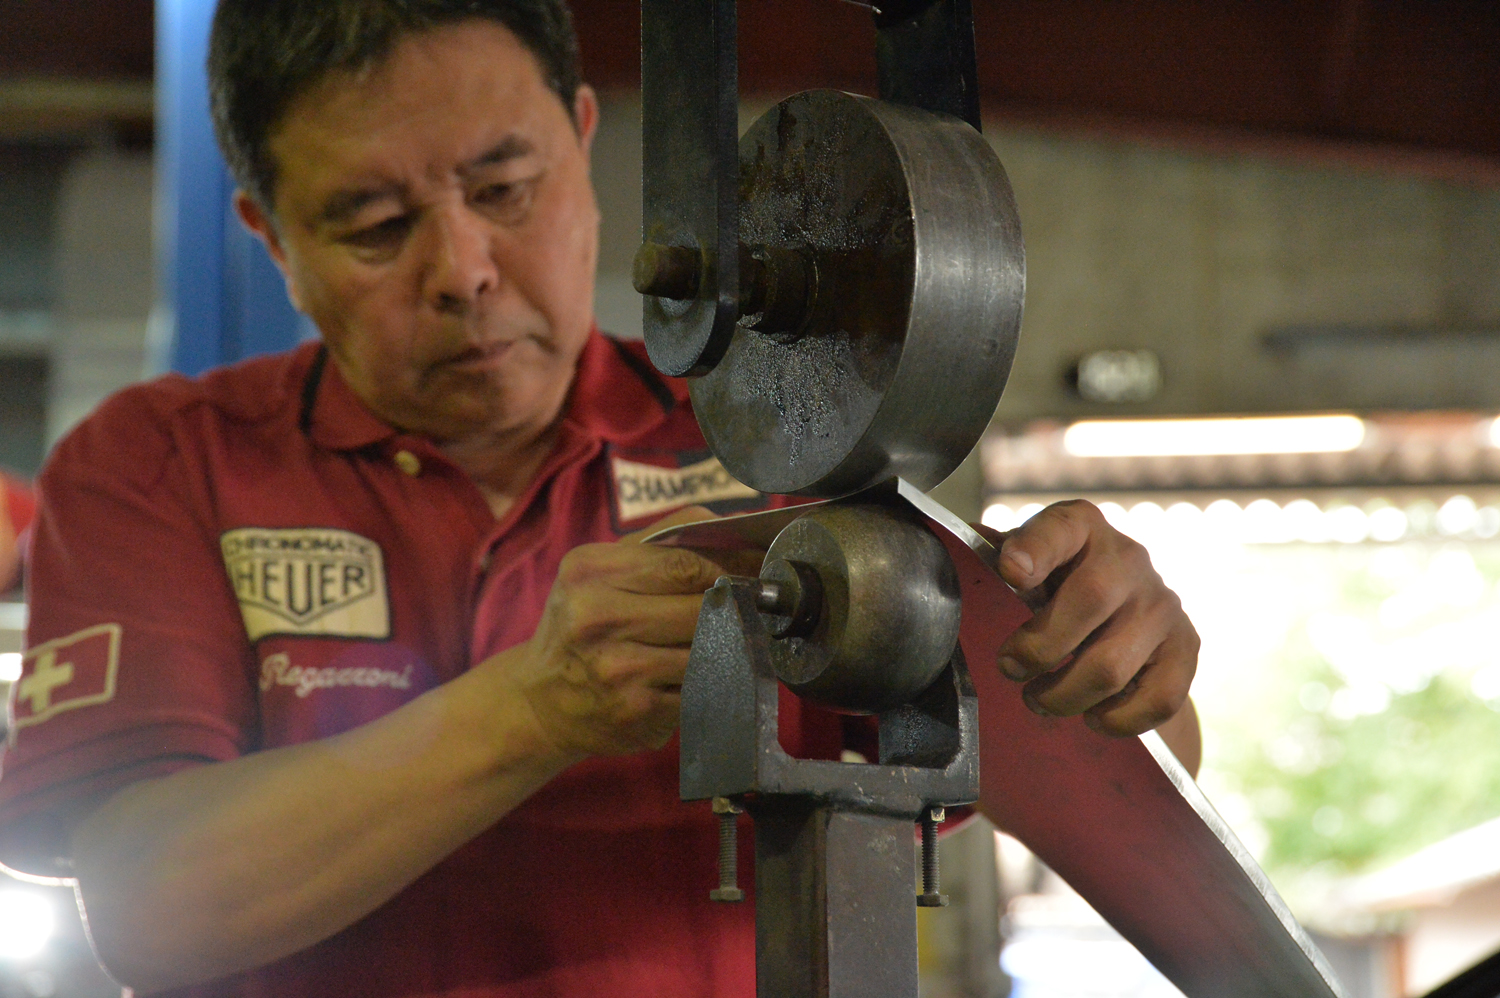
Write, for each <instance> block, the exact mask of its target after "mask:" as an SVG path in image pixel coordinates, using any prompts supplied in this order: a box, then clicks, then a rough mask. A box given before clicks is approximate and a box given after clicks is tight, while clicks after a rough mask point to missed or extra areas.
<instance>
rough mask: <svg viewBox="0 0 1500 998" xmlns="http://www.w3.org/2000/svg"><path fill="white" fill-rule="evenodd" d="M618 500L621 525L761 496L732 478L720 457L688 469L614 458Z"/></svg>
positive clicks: (709, 459) (711, 458) (701, 462)
mask: <svg viewBox="0 0 1500 998" xmlns="http://www.w3.org/2000/svg"><path fill="white" fill-rule="evenodd" d="M614 471H615V497H616V501H617V502H618V503H619V507H620V522H622V523H626V522H629V521H631V520H639V519H641V518H642V517H646V516H655V515H657V514H659V513H665V512H668V511H669V510H674V509H677V508H678V507H681V506H692V505H703V504H706V503H711V502H720V501H722V500H725V499H754V498H755V497H757V496H758V495H760V493H758V492H756V491H755V490H754V489H752V488H750V486H748V485H742V484H740V483H739V482H738V481H736V480H735V479H733V478H731V477H730V476H729V472H727V471H725V470H724V466H723V465H722V464H720V463H719V459H718V458H716V457H710V458H708V459H706V460H703V461H699V462H698V463H697V464H690V465H688V466H687V467H685V468H662V467H659V466H658V465H654V464H641V463H639V462H636V461H626V460H624V459H623V458H618V457H617V458H615V459H614Z"/></svg>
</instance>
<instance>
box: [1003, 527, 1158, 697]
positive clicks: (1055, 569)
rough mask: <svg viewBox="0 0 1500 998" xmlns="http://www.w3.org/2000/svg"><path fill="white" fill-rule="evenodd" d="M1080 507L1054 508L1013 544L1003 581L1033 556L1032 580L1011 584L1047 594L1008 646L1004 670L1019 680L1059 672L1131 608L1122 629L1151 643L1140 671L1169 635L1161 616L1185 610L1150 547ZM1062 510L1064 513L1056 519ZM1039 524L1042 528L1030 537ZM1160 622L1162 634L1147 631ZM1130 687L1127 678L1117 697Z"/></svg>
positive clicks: (1013, 538)
mask: <svg viewBox="0 0 1500 998" xmlns="http://www.w3.org/2000/svg"><path fill="white" fill-rule="evenodd" d="M1059 505H1062V504H1059ZM1067 505H1068V506H1069V507H1073V506H1074V504H1067ZM1078 505H1081V506H1083V507H1086V509H1077V508H1068V509H1063V510H1059V509H1058V507H1049V508H1048V509H1046V510H1043V511H1042V512H1041V513H1038V514H1037V515H1036V516H1035V517H1033V518H1032V519H1031V520H1029V521H1027V523H1026V524H1025V526H1023V527H1022V528H1021V529H1020V530H1016V531H1012V532H1011V534H1010V536H1009V537H1008V538H1006V542H1005V548H1004V550H1003V553H1002V555H1001V574H1002V576H1004V575H1005V574H1006V571H1007V569H1010V568H1011V567H1012V566H1013V565H1014V564H1015V562H1016V558H1014V557H1012V556H1013V555H1014V554H1015V553H1016V552H1020V553H1021V554H1024V555H1025V558H1024V559H1022V560H1027V561H1029V563H1030V564H1031V566H1032V571H1031V574H1030V575H1029V576H1024V577H1021V578H1019V579H1018V580H1017V581H1012V580H1010V579H1007V580H1006V581H1009V582H1011V584H1012V585H1017V586H1018V588H1019V587H1020V584H1022V583H1029V585H1027V586H1026V588H1027V589H1028V590H1031V591H1033V592H1036V591H1037V590H1043V592H1041V593H1039V594H1038V595H1040V596H1041V597H1042V598H1041V599H1040V600H1039V601H1038V602H1037V603H1036V604H1035V605H1034V610H1035V613H1034V615H1033V616H1032V619H1031V620H1029V621H1027V622H1026V623H1025V624H1023V625H1022V626H1021V627H1020V628H1019V629H1017V630H1016V632H1015V633H1014V634H1012V635H1011V636H1010V638H1009V639H1008V640H1007V641H1006V642H1005V644H1004V645H1002V646H1001V647H1000V660H999V665H1000V671H1002V672H1004V673H1005V674H1006V675H1007V676H1009V677H1010V678H1011V679H1014V680H1017V681H1020V682H1024V681H1025V680H1028V679H1031V678H1033V677H1035V676H1039V675H1041V674H1042V673H1044V672H1051V671H1052V670H1053V669H1055V668H1057V667H1058V665H1059V664H1061V662H1062V661H1063V659H1064V658H1066V657H1067V656H1069V655H1071V654H1073V653H1074V652H1075V651H1077V649H1078V648H1079V646H1080V645H1082V644H1083V643H1084V642H1085V641H1087V640H1088V639H1089V638H1090V637H1091V636H1092V635H1094V633H1095V632H1096V631H1097V630H1099V628H1101V627H1102V626H1103V625H1104V624H1105V622H1106V621H1109V620H1110V619H1111V618H1113V617H1115V615H1116V614H1117V613H1119V612H1120V611H1121V610H1122V609H1123V608H1125V607H1126V605H1127V604H1133V605H1132V607H1131V610H1130V612H1129V614H1127V616H1126V617H1125V618H1123V619H1122V623H1123V624H1124V625H1125V626H1126V628H1127V630H1128V631H1129V632H1130V633H1131V634H1132V639H1133V640H1134V641H1135V642H1136V643H1137V644H1138V645H1139V644H1142V643H1145V642H1147V641H1149V642H1150V646H1149V647H1146V648H1144V649H1140V658H1138V659H1136V663H1135V664H1136V665H1137V666H1139V665H1140V663H1141V662H1143V661H1144V660H1145V655H1146V653H1148V652H1149V651H1150V648H1151V647H1155V645H1156V644H1157V643H1158V642H1160V641H1161V640H1162V638H1164V637H1165V634H1166V627H1165V626H1164V625H1163V623H1162V621H1161V620H1160V616H1161V615H1162V614H1172V613H1174V612H1175V613H1180V612H1181V605H1180V603H1178V602H1177V597H1176V594H1174V593H1173V592H1172V591H1171V590H1170V589H1168V588H1167V587H1166V585H1165V584H1163V583H1162V581H1161V576H1159V575H1157V574H1156V570H1155V569H1153V568H1152V567H1151V558H1150V555H1148V554H1147V553H1146V549H1145V548H1144V547H1142V546H1141V545H1140V544H1138V543H1136V542H1135V541H1133V540H1131V539H1130V538H1129V537H1126V536H1125V535H1124V534H1121V533H1120V532H1119V531H1117V530H1115V529H1114V528H1113V527H1111V526H1110V525H1109V524H1108V523H1107V522H1105V520H1104V517H1103V515H1102V514H1100V513H1099V512H1098V510H1097V509H1095V508H1094V507H1093V506H1092V505H1090V504H1088V503H1079V504H1078ZM1054 510H1057V513H1056V515H1051V516H1049V515H1048V514H1052V513H1053V512H1054ZM1090 511H1092V514H1093V515H1092V516H1090V515H1089V512H1090ZM1044 517H1046V519H1045V520H1044V519H1043V518H1044ZM1038 520H1042V521H1043V522H1041V523H1037V521H1038ZM1034 523H1035V524H1037V526H1036V528H1035V529H1034V530H1033V531H1032V532H1030V533H1025V531H1027V530H1028V528H1031V527H1032V524H1034ZM1012 545H1015V547H1014V548H1012ZM1153 623H1154V624H1155V625H1156V626H1155V629H1154V631H1152V632H1150V633H1145V634H1141V633H1139V629H1140V628H1142V627H1150V626H1151V625H1152V624H1153ZM1117 640H1118V639H1117ZM1108 650H1109V651H1115V650H1116V649H1115V648H1114V647H1109V648H1108ZM1126 678H1129V677H1126ZM1101 681H1102V680H1101ZM1123 685H1124V680H1121V682H1120V683H1119V685H1117V686H1115V687H1114V689H1112V690H1110V691H1109V692H1110V693H1114V692H1117V691H1118V690H1119V689H1120V688H1121V687H1122V686H1123ZM1074 713H1076V711H1075V712H1074Z"/></svg>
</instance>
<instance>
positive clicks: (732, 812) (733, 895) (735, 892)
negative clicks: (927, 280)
mask: <svg viewBox="0 0 1500 998" xmlns="http://www.w3.org/2000/svg"><path fill="white" fill-rule="evenodd" d="M744 811H745V809H744V808H742V807H740V806H739V805H738V804H736V803H735V802H734V801H732V800H730V799H729V798H728V797H715V798H714V814H717V815H718V816H719V886H718V887H717V888H716V889H715V890H711V891H709V892H708V897H709V900H711V901H743V900H745V892H744V891H742V890H740V835H739V827H738V825H737V824H736V822H738V821H739V816H740V815H741V814H743V813H744Z"/></svg>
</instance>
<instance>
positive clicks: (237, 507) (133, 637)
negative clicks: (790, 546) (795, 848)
mask: <svg viewBox="0 0 1500 998" xmlns="http://www.w3.org/2000/svg"><path fill="white" fill-rule="evenodd" d="M325 357H326V353H325V352H324V351H323V350H322V349H321V347H320V346H318V345H312V344H310V345H307V346H304V347H302V348H300V349H298V350H296V351H294V352H292V353H290V354H285V355H281V356H275V357H269V358H262V359H258V360H253V361H250V362H247V363H244V364H241V365H238V366H236V367H232V368H227V369H223V370H219V371H215V372H212V373H210V374H208V375H206V376H204V377H203V378H202V379H199V380H188V379H185V378H182V377H177V376H172V377H167V378H163V379H161V380H158V381H155V382H152V383H150V384H147V385H143V386H138V387H135V388H132V389H128V390H127V391H125V392H123V393H121V394H119V395H117V396H115V397H114V398H112V399H111V400H109V401H108V402H106V403H105V404H104V405H103V406H102V407H101V408H100V410H99V411H98V412H97V413H96V414H95V415H94V416H92V417H91V418H90V419H88V420H87V421H86V422H84V423H83V424H82V425H81V426H80V427H79V428H78V429H77V430H75V431H74V432H73V433H72V434H71V435H69V437H68V438H67V439H66V440H64V441H63V442H62V443H61V444H60V445H59V446H58V448H57V450H56V452H55V453H54V455H53V457H52V459H51V460H50V462H49V464H48V466H47V469H46V470H45V472H44V473H43V476H42V480H41V494H42V496H43V503H42V507H41V510H40V513H39V516H38V520H37V524H36V535H35V539H34V556H33V562H32V568H31V571H32V575H31V600H32V615H31V629H30V634H29V645H30V650H29V651H28V652H27V655H26V660H25V666H24V671H23V675H22V678H21V680H20V681H19V682H18V683H16V684H15V687H14V690H13V694H12V703H11V710H12V725H11V737H10V743H9V746H8V748H7V751H6V753H5V756H4V776H3V779H0V848H3V850H4V852H3V855H4V856H5V857H7V858H8V859H9V860H10V861H11V862H12V863H17V862H19V861H18V859H17V857H28V858H27V859H26V860H25V865H29V866H31V867H32V868H33V869H35V870H36V871H37V872H49V871H50V872H64V873H65V872H66V869H67V867H66V862H65V860H64V861H53V860H49V857H58V856H60V855H61V854H63V853H64V852H65V846H64V845H63V844H64V843H65V842H66V841H67V839H66V836H67V831H68V829H69V827H70V825H71V824H72V823H73V822H75V821H76V820H77V819H78V818H79V817H81V816H82V815H83V814H85V813H87V811H88V810H89V809H91V808H92V807H94V806H96V805H97V804H98V803H99V802H101V801H102V800H103V799H104V798H105V797H106V796H107V795H109V794H111V793H113V792H114V791H116V790H118V789H119V788H121V787H123V786H124V785H126V784H128V783H130V782H132V781H134V780H138V779H141V778H144V777H149V776H153V775H159V774H163V773H167V772H171V771H174V770H177V769H180V768H182V767H185V766H192V765H200V764H204V763H210V762H213V761H217V760H225V759H230V758H233V757H235V756H238V755H240V754H243V753H247V752H254V751H257V750H260V749H267V748H274V747H277V746H283V745H290V744H294V743H297V742H303V741H308V740H310V739H315V738H321V737H325V736H328V735H332V734H335V733H337V732H340V731H343V730H346V729H349V728H352V727H355V726H357V725H360V724H363V723H365V722H368V721H371V720H373V719H375V718H377V717H379V716H381V715H382V714H384V713H386V712H388V711H390V710H392V709H394V708H395V707H397V706H399V705H401V704H403V703H406V702H407V701H409V700H411V699H413V698H414V697H416V696H418V695H419V694H421V693H422V692H423V691H425V690H427V689H431V688H432V687H434V686H436V685H438V684H440V683H442V682H444V681H446V680H448V679H451V678H453V677H454V676H456V675H458V674H459V673H461V672H462V671H463V670H465V669H467V668H468V667H469V666H470V665H471V664H472V663H475V662H478V661H480V660H482V659H484V658H486V657H488V656H489V655H492V654H494V653H495V652H498V651H500V650H503V649H505V648H507V647H510V646H512V645H514V644H517V643H518V642H521V641H523V640H525V639H527V638H528V637H530V635H531V634H532V632H533V630H534V629H535V626H536V623H537V620H538V618H539V616H540V613H541V610H542V606H543V603H544V602H545V599H546V596H547V593H548V591H549V590H550V588H551V585H552V581H553V579H554V578H555V576H556V573H557V566H558V562H559V561H560V560H561V558H562V557H563V555H564V554H566V553H567V552H568V551H569V550H571V549H572V548H574V547H576V546H578V545H580V544H584V543H590V542H596V541H604V540H612V539H614V538H616V537H618V536H619V535H620V534H621V533H624V532H627V531H629V530H633V529H638V528H640V527H641V526H644V525H646V524H647V523H649V522H650V521H651V520H653V519H655V518H656V517H658V516H660V515H661V514H662V513H665V512H667V511H669V510H670V509H672V508H676V507H678V506H681V505H685V504H688V503H691V502H700V503H702V502H707V503H708V504H709V505H711V506H717V508H719V509H720V510H721V511H729V510H731V509H743V508H756V507H758V506H760V505H763V504H764V499H763V498H762V497H759V496H757V495H755V494H753V493H748V491H747V490H745V489H744V488H743V487H742V486H738V485H737V483H734V482H733V481H732V480H731V479H728V477H727V476H726V475H724V474H723V472H722V469H720V468H718V466H717V462H715V461H713V460H712V458H711V457H710V455H709V453H708V451H707V449H706V448H705V446H704V444H703V439H702V437H701V435H700V434H699V431H698V428H697V425H696V423H695V421H694V420H693V417H692V413H691V411H690V407H689V404H688V401H687V393H686V390H685V387H684V386H683V385H682V383H680V382H677V381H671V380H664V379H662V378H660V377H659V376H657V375H656V374H655V373H654V372H653V371H652V370H651V368H650V366H649V364H648V363H647V362H646V360H645V356H644V352H643V351H642V350H641V349H640V348H639V346H638V345H627V344H623V343H619V342H616V341H613V340H609V339H606V338H604V337H602V336H599V335H597V334H595V335H594V336H593V337H592V338H591V339H590V341H589V343H588V345H587V346H586V347H585V349H584V352H583V355H582V357H581V359H580V362H579V368H578V372H577V376H576V380H575V383H574V388H573V391H572V394H571V396H570V399H569V402H568V405H567V409H566V411H565V416H564V420H563V423H562V428H561V433H560V436H559V441H558V444H557V447H556V450H555V451H554V453H553V454H552V456H551V457H550V458H549V460H548V462H547V463H546V465H545V466H544V467H543V469H542V471H541V472H540V473H539V474H538V476H537V478H536V480H535V481H534V482H533V483H532V485H531V486H530V488H529V489H528V491H527V492H526V494H525V495H524V496H523V497H522V498H521V500H520V501H519V502H517V503H516V504H515V506H514V507H513V509H512V510H511V512H510V513H509V514H508V515H507V517H506V519H505V520H504V521H499V522H497V521H496V520H495V519H494V517H493V515H492V514H491V511H490V509H489V507H488V505H487V504H486V502H485V500H484V498H483V496H481V494H480V493H479V491H478V489H477V488H476V487H475V486H474V485H473V483H472V482H471V481H470V480H469V479H468V478H467V477H466V476H465V475H464V474H463V473H462V472H461V471H460V470H459V469H458V468H457V467H455V466H454V465H453V464H451V463H450V462H449V461H448V460H446V459H445V458H444V457H443V455H442V454H441V453H439V452H438V450H437V449H435V448H434V447H433V446H432V445H431V444H429V443H428V442H427V441H426V440H424V439H422V438H419V437H414V436H409V435H403V434H400V433H397V432H396V431H394V430H392V429H391V428H390V427H388V426H386V425H385V424H383V423H381V422H380V421H379V420H377V419H376V418H375V417H373V416H372V415H371V414H370V413H369V412H368V411H367V410H366V409H365V408H364V407H363V406H362V405H361V403H360V402H359V401H358V400H357V399H356V398H355V396H354V395H353V393H352V392H351V391H350V390H349V388H348V387H347V386H346V385H345V384H344V382H343V381H342V379H341V378H340V377H339V375H338V372H337V369H336V368H335V366H334V365H332V364H329V363H326V362H325V360H324V358H325ZM797 706H798V705H797V703H796V702H795V701H792V702H789V703H788V704H787V708H788V710H789V711H791V712H793V716H792V718H790V719H789V720H790V721H791V727H792V729H793V730H794V731H796V732H799V733H800V734H796V735H792V736H791V740H792V741H793V742H797V741H800V742H801V744H789V745H788V746H787V747H788V749H789V750H791V751H793V752H794V753H796V754H801V755H807V756H822V757H830V756H831V757H837V754H838V751H839V748H840V741H841V736H840V725H839V724H838V723H837V721H836V720H834V719H832V718H831V717H829V716H828V715H820V714H818V713H815V712H812V711H806V712H804V713H802V714H797V713H796V710H797ZM676 788H677V746H676V743H675V741H674V742H673V744H670V745H668V746H667V747H666V748H665V749H663V750H661V751H659V752H652V753H644V754H641V755H637V756H631V757H626V758H618V759H594V760H589V761H587V762H584V763H582V764H580V765H578V766H576V767H574V768H573V769H571V770H569V771H567V772H566V773H564V774H562V775H561V776H559V777H558V778H557V779H556V780H554V781H553V782H552V783H551V784H549V785H548V786H547V787H545V788H543V789H542V790H541V791H540V792H538V793H537V794H536V795H534V796H533V797H532V798H531V799H530V800H528V801H527V802H526V803H525V804H524V805H522V806H521V807H520V808H518V809H517V810H516V811H514V812H512V813H511V814H510V815H508V816H506V817H505V818H504V819H503V820H502V821H500V822H499V823H497V824H496V825H495V826H493V827H492V828H491V829H489V830H488V831H486V832H485V833H483V834H481V835H480V836H479V837H478V838H476V839H474V840H473V841H472V842H470V843H469V844H467V845H465V846H464V847H462V848H460V849H459V850H458V851H456V852H455V853H454V854H453V855H451V856H449V857H448V858H447V859H445V860H444V861H443V862H441V863H439V864H438V865H437V866H436V867H435V868H433V869H432V870H431V871H429V872H428V873H427V874H426V875H424V876H423V877H422V878H420V879H419V880H418V881H417V882H416V883H415V884H413V885H412V886H411V887H410V888H408V889H407V890H406V891H404V892H403V893H402V894H400V895H399V896H397V897H396V898H394V899H393V900H392V901H391V902H389V903H388V904H386V905H384V906H383V907H382V908H380V909H378V910H377V911H375V912H374V913H372V914H371V915H369V916H368V917H366V918H365V919H363V920H362V921H360V922H358V923H357V924H355V925H353V926H351V927H350V928H348V929H346V930H345V931H343V932H341V933H339V934H338V935H336V936H334V937H333V938H331V939H328V940H326V941H325V942H323V943H320V944H318V945H316V946H314V947H312V948H310V949H308V950H306V951H304V952H302V953H299V954H297V955H295V956H292V957H290V958H288V959H285V960H282V961H280V962H278V963H275V964H272V965H270V966H267V967H263V968H260V969H258V970H255V971H252V972H249V973H246V974H242V975H237V976H235V977H232V978H228V979H225V980H223V981H218V982H214V983H212V984H209V985H205V986H201V987H197V988H192V989H187V990H186V991H184V992H183V993H185V994H195V995H214V996H227V995H245V996H248V995H276V996H281V998H291V996H301V995H307V996H318V998H326V996H328V995H340V996H355V995H370V996H376V995H378V996H398V995H399V996H411V995H439V994H441V995H446V996H481V995H482V996H492V995H493V996H499V995H505V996H511V995H528V996H530V995H537V996H541V995H585V994H586V995H610V996H619V998H629V996H637V995H638V996H641V998H646V996H648V995H649V996H652V998H656V996H661V995H709V994H713V995H744V996H749V995H751V994H753V992H754V923H753V914H752V910H751V908H750V906H748V905H721V904H715V903H713V902H710V901H709V900H708V899H707V892H708V889H709V887H711V886H712V885H713V884H714V883H715V882H716V881H715V857H716V848H717V845H716V838H715V826H714V823H713V819H712V817H711V816H710V815H709V813H708V808H707V806H706V805H704V804H697V805H684V804H682V803H681V802H680V801H678V799H677V792H676ZM745 838H746V839H748V838H749V837H748V836H746V837H745ZM246 848H251V849H253V848H254V845H253V843H247V844H246ZM748 848H749V846H748V842H746V843H745V849H746V850H747V852H748ZM743 868H744V869H745V870H746V871H747V875H746V877H745V879H746V880H747V881H748V879H749V876H748V871H749V869H750V866H749V860H748V856H746V859H745V863H744V867H743Z"/></svg>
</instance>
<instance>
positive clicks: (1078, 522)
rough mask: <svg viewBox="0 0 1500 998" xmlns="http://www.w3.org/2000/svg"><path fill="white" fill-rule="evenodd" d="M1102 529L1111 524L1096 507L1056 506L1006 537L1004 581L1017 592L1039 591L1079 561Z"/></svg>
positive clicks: (1079, 503)
mask: <svg viewBox="0 0 1500 998" xmlns="http://www.w3.org/2000/svg"><path fill="white" fill-rule="evenodd" d="M1100 527H1104V528H1109V524H1108V523H1107V522H1106V521H1105V519H1104V514H1103V513H1100V512H1099V509H1098V507H1096V506H1094V504H1093V503H1089V502H1085V501H1083V500H1082V499H1073V500H1069V501H1067V502H1059V503H1054V504H1052V505H1051V506H1048V507H1047V508H1046V509H1044V510H1042V511H1041V512H1040V513H1038V514H1036V515H1035V516H1033V517H1032V518H1031V519H1029V520H1027V521H1026V522H1025V523H1023V524H1022V525H1021V526H1019V527H1017V528H1016V529H1015V530H1012V531H1010V532H1009V533H1007V534H1006V535H1005V539H1004V541H1003V543H1002V544H1001V545H1000V564H999V566H998V571H999V572H1000V577H1001V578H1003V579H1004V580H1005V581H1006V582H1008V583H1009V584H1010V585H1012V586H1014V587H1015V588H1017V589H1021V590H1027V589H1035V588H1036V587H1038V586H1040V585H1042V584H1044V583H1045V582H1046V581H1047V578H1048V576H1050V575H1051V574H1052V573H1053V572H1055V571H1056V570H1057V569H1058V568H1060V567H1062V566H1063V565H1066V564H1067V563H1068V562H1069V561H1071V560H1072V559H1073V558H1074V557H1076V556H1077V555H1078V554H1079V553H1080V552H1081V551H1082V550H1083V547H1084V545H1085V544H1087V543H1088V541H1089V539H1090V537H1091V535H1092V534H1093V533H1094V532H1096V531H1097V530H1098V529H1099V528H1100ZM1109 529H1112V528H1109ZM1120 536H1121V537H1123V536H1124V535H1123V534H1121V535H1120Z"/></svg>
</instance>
